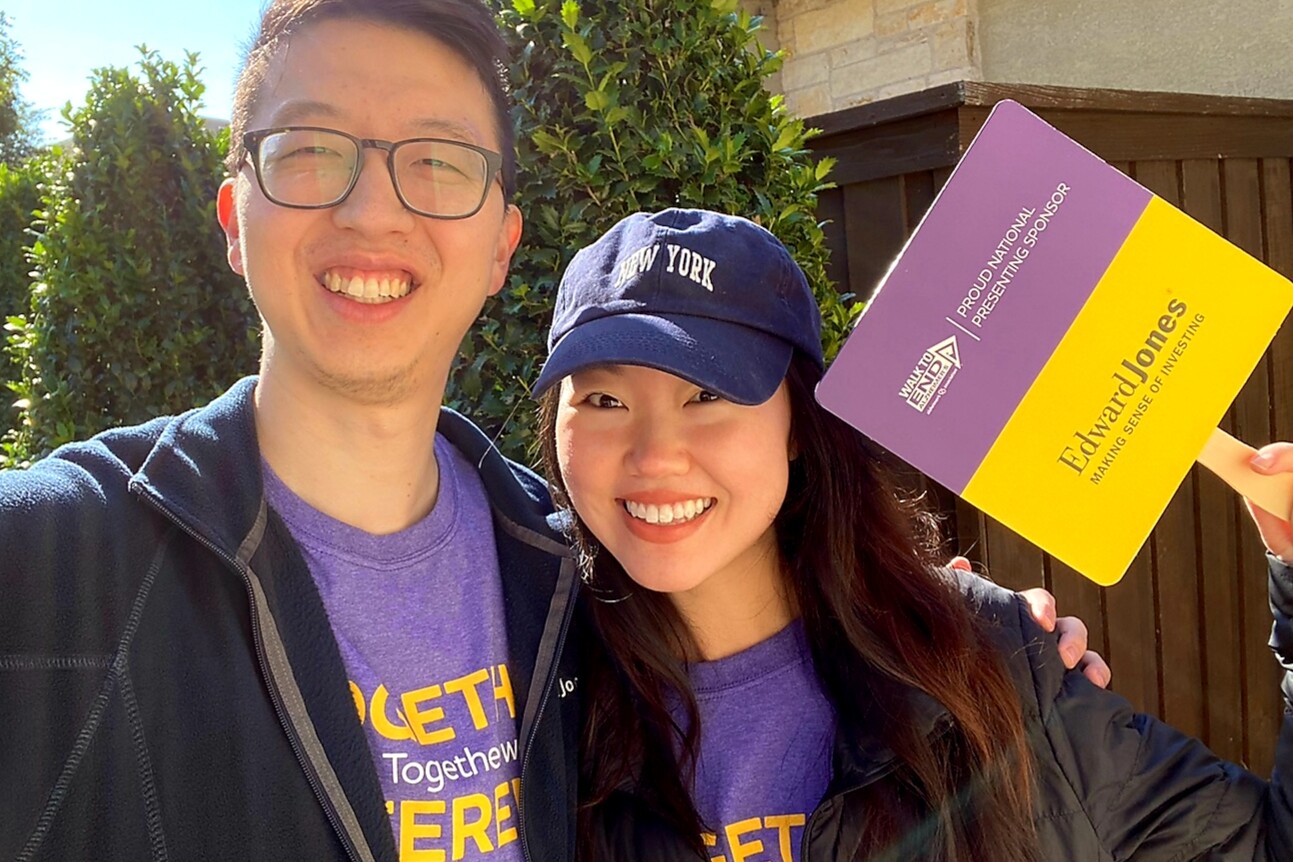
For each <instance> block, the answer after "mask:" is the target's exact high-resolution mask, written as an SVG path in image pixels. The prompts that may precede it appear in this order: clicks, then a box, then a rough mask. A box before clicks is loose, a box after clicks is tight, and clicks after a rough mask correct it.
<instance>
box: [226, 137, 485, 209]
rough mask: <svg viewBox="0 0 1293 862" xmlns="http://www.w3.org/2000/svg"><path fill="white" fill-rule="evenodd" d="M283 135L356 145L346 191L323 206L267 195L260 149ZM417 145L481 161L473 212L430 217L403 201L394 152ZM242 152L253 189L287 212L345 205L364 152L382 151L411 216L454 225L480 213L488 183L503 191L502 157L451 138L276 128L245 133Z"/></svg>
mask: <svg viewBox="0 0 1293 862" xmlns="http://www.w3.org/2000/svg"><path fill="white" fill-rule="evenodd" d="M282 132H328V133H329V134H334V135H340V136H341V137H343V138H346V139H348V140H350V141H352V142H353V143H354V144H355V147H356V148H357V149H358V150H359V158H357V159H356V160H355V169H354V171H353V172H352V173H351V175H350V182H349V183H348V184H347V185H346V189H345V191H343V192H342V193H341V194H340V195H339V196H338V197H337V199H336V200H334V201H331V202H330V203H326V204H292V203H284V202H283V201H281V200H279V199H278V198H276V197H274V196H273V195H272V194H270V193H269V189H267V188H265V179H264V177H263V176H262V175H261V164H260V145H261V143H262V142H263V141H264V140H265V139H266V138H268V137H269V136H270V135H277V134H280V133H282ZM419 143H435V144H453V145H454V146H458V147H463V148H464V149H468V150H474V151H475V152H477V153H480V155H481V156H483V157H484V159H485V168H486V171H487V174H486V175H487V176H488V177H489V179H488V180H486V181H485V185H484V188H482V189H481V193H480V200H479V201H477V203H476V206H475V208H474V209H472V210H471V212H467V213H463V214H461V215H439V214H437V213H429V212H426V211H425V210H420V209H418V208H417V207H415V206H413V205H412V204H411V203H409V201H408V199H407V198H405V197H404V191H403V190H402V189H401V188H400V183H399V180H398V179H396V176H395V151H396V150H398V149H399V148H400V147H402V146H404V145H405V144H419ZM242 148H243V157H244V161H249V162H251V166H252V173H253V174H255V175H256V185H258V186H260V191H261V194H263V195H264V196H265V199H266V200H268V201H269V202H270V203H272V204H274V205H276V206H281V207H287V208H289V209H298V210H326V209H331V208H332V207H335V206H340V205H341V204H343V203H345V200H346V198H348V197H350V193H351V192H352V191H354V190H355V185H356V184H357V183H358V182H359V175H360V173H362V172H363V169H364V150H366V149H374V150H382V151H383V152H385V153H386V173H387V174H388V175H389V176H390V178H391V186H392V188H394V189H395V196H396V197H397V198H399V201H400V204H402V205H403V207H404V208H405V209H406V210H408V211H409V212H411V213H413V214H414V215H420V216H423V217H425V218H434V219H441V220H444V221H456V220H458V219H465V218H471V217H472V216H474V215H475V214H476V213H478V212H480V209H481V207H483V206H484V205H485V199H486V198H487V197H489V186H490V183H491V182H497V183H498V187H499V189H502V188H503V180H502V172H503V157H502V156H501V155H500V154H499V153H496V152H494V151H493V150H490V149H486V148H485V147H480V146H477V145H475V144H469V143H467V142H466V141H457V140H454V139H452V138H405V139H404V140H401V141H386V140H382V139H381V138H360V137H357V136H355V135H352V134H349V133H348V132H343V131H341V130H340V129H329V128H327V127H326V126H278V127H275V128H272V129H253V130H252V131H249V132H245V133H244V134H243V136H242Z"/></svg>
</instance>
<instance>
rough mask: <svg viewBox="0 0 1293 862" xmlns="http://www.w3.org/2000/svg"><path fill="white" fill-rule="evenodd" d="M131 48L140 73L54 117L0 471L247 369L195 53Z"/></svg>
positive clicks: (239, 300) (218, 147)
mask: <svg viewBox="0 0 1293 862" xmlns="http://www.w3.org/2000/svg"><path fill="white" fill-rule="evenodd" d="M141 52H142V58H141V60H140V62H139V72H140V75H139V76H135V75H134V74H132V73H131V72H130V71H129V70H126V69H111V68H110V69H100V70H98V71H96V72H95V75H94V77H93V79H92V82H91V87H90V92H89V94H88V96H87V98H86V102H85V104H84V105H82V106H81V107H79V108H76V109H73V108H72V106H70V105H69V106H68V107H67V108H66V109H64V114H63V115H64V118H65V119H66V120H67V121H68V123H69V124H70V126H71V130H72V144H71V146H70V147H69V148H68V151H67V153H66V154H65V155H66V159H65V161H64V163H63V168H62V170H61V171H60V172H58V173H57V174H56V175H55V176H54V177H53V178H52V179H51V181H50V182H49V183H48V186H47V188H46V190H45V195H44V200H43V205H44V208H45V219H44V221H45V224H44V232H43V234H42V235H41V236H40V237H39V239H38V240H37V241H36V242H35V244H34V246H33V248H32V260H33V263H34V283H33V285H32V290H31V303H30V308H29V313H28V315H27V318H26V320H25V321H23V322H21V325H20V326H18V327H17V332H15V333H14V335H13V337H12V338H11V343H12V345H13V347H14V349H15V350H16V351H17V353H18V354H19V357H20V359H21V361H22V365H23V368H22V378H21V380H20V381H19V383H18V389H19V394H20V396H22V398H21V401H20V402H19V403H20V405H21V407H22V410H23V415H22V417H21V424H20V426H19V428H18V430H17V432H16V433H14V434H12V435H11V437H10V439H9V440H8V441H7V447H6V448H7V452H6V455H7V461H8V462H9V463H23V462H25V461H28V460H30V459H33V458H36V457H40V456H41V455H43V454H44V453H46V452H48V451H49V450H50V449H52V448H53V447H55V446H57V445H59V444H61V443H64V442H66V441H68V440H72V439H79V438H83V437H86V436H88V435H90V434H93V433H95V432H97V431H100V430H102V429H103V428H106V427H110V426H112V425H117V424H122V423H131V422H139V421H142V420H145V419H147V418H150V417H152V416H156V415H159V414H164V413H172V412H175V411H178V410H183V409H187V408H188V407H191V406H193V405H195V404H200V403H203V402H205V401H207V400H208V399H210V398H211V397H212V396H213V395H215V394H216V393H218V392H220V391H221V390H223V389H224V388H225V387H227V386H228V385H229V384H230V383H231V382H232V381H233V380H235V379H236V378H237V377H239V376H240V375H242V374H246V373H249V372H251V371H254V370H255V368H256V356H257V349H258V348H257V344H258V338H257V325H258V324H257V318H256V316H255V313H254V311H253V308H252V306H251V302H250V300H249V298H248V296H247V291H246V287H245V286H244V285H243V283H242V280H241V279H239V278H238V277H237V276H235V275H234V274H233V273H232V272H230V271H229V268H228V266H227V265H226V264H225V262H224V242H223V237H222V236H221V234H220V233H219V230H218V228H217V226H216V220H215V211H214V207H215V195H216V188H217V186H218V184H219V181H220V177H221V174H222V171H221V158H222V156H223V153H224V151H225V149H226V147H227V141H226V140H223V139H222V138H221V137H219V136H215V135H212V134H210V133H209V132H207V130H206V129H205V128H204V126H203V123H202V120H201V119H200V118H199V116H198V114H197V111H196V106H197V105H198V103H199V99H200V97H201V94H202V85H201V83H200V82H199V81H198V78H197V67H196V64H197V58H196V56H195V55H189V56H188V58H187V62H186V63H185V64H184V65H183V66H177V65H176V64H174V63H170V62H166V61H163V60H162V59H161V58H159V57H158V56H157V54H155V53H151V52H147V51H143V50H142V49H141ZM225 137H227V135H225Z"/></svg>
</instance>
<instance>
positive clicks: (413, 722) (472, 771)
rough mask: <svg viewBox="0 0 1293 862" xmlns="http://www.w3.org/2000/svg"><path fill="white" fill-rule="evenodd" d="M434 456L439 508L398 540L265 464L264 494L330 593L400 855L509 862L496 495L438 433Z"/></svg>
mask: <svg viewBox="0 0 1293 862" xmlns="http://www.w3.org/2000/svg"><path fill="white" fill-rule="evenodd" d="M435 454H436V461H437V463H438V464H439V468H440V493H439V497H438V498H437V500H436V503H435V507H434V508H433V509H432V510H431V512H430V513H429V514H428V515H427V516H426V517H425V518H423V519H422V520H421V521H419V522H418V523H416V524H414V525H413V526H411V527H409V528H407V529H405V530H402V531H400V532H398V533H394V534H391V535H386V536H375V535H373V534H371V533H366V532H364V531H363V530H360V529H358V528H356V527H352V526H350V525H349V524H344V523H342V522H341V521H338V520H336V519H334V518H330V517H328V516H327V515H325V514H323V513H322V512H319V511H318V510H316V509H314V508H313V507H311V506H310V505H309V504H307V503H306V502H304V501H303V500H301V499H300V498H299V497H297V496H296V495H295V494H294V493H292V491H291V490H290V489H288V488H287V486H286V485H284V484H283V482H282V480H280V479H279V478H278V477H277V476H275V475H274V473H273V471H272V470H270V469H269V466H268V465H265V471H264V472H265V493H266V495H267V497H268V501H269V505H270V506H271V507H273V509H274V511H276V512H277V513H278V514H279V516H280V517H282V518H283V520H284V521H285V522H286V523H287V527H288V529H289V530H290V531H291V533H292V537H293V538H294V539H295V540H296V542H297V544H298V545H300V547H301V552H302V554H303V555H304V556H305V561H306V563H307V564H308V565H309V567H310V573H311V574H312V575H313V576H314V580H315V582H316V583H317V584H318V587H319V593H320V595H321V596H322V597H323V605H324V607H325V608H326V609H327V612H328V619H329V621H330V622H331V624H332V630H333V633H334V634H335V635H336V638H337V644H338V646H339V647H340V649H341V658H342V661H343V662H344V664H345V667H346V673H347V675H348V676H349V678H350V693H351V695H352V696H353V697H354V700H355V708H356V710H357V712H358V714H359V720H360V722H361V723H362V724H363V727H364V732H365V734H366V736H367V738H368V745H369V748H370V749H371V751H372V754H373V758H374V761H375V762H376V765H377V773H378V775H379V776H380V777H381V781H382V789H383V791H384V792H385V795H386V800H387V801H386V810H387V812H388V813H389V814H390V816H391V827H392V828H393V829H394V830H395V842H396V846H397V847H398V848H399V852H400V859H401V860H417V859H446V860H449V859H468V860H484V859H486V858H488V859H489V860H490V862H514V860H520V859H521V845H520V842H519V841H518V834H517V812H516V800H517V796H518V792H519V785H520V778H519V776H520V764H519V763H518V760H517V720H516V719H517V716H516V698H515V695H514V692H513V691H512V685H511V681H510V676H509V674H508V667H507V633H506V631H505V629H504V626H503V598H502V584H501V583H500V581H499V571H498V552H497V549H496V548H495V546H494V530H493V522H492V520H491V517H490V509H489V501H488V499H487V498H486V496H485V489H484V486H483V485H482V484H481V481H480V476H479V475H478V474H477V472H476V471H475V470H474V469H473V468H472V465H471V464H469V463H468V462H467V461H466V460H465V459H464V458H463V457H462V455H461V454H460V453H459V452H458V451H457V450H456V449H455V448H454V447H453V446H452V445H451V444H450V443H449V442H448V441H447V440H445V439H444V438H443V437H441V436H439V435H437V436H436V440H435ZM436 851H441V852H442V854H443V855H441V853H437V852H436Z"/></svg>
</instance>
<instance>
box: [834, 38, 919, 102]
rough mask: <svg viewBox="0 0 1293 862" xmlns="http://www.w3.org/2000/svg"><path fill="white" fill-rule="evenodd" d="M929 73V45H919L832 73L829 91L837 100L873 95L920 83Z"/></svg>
mask: <svg viewBox="0 0 1293 862" xmlns="http://www.w3.org/2000/svg"><path fill="white" fill-rule="evenodd" d="M930 71H931V70H930V50H929V45H928V44H927V43H925V42H918V43H915V44H912V45H908V46H907V47H905V48H900V49H898V50H896V51H890V52H888V53H885V54H879V55H877V56H875V57H872V58H871V59H869V60H862V61H861V62H858V63H850V64H849V65H847V66H842V67H840V68H838V69H832V70H831V91H832V92H833V93H834V94H835V96H836V97H837V98H842V97H848V96H852V95H856V94H858V93H865V92H872V93H873V92H875V91H877V90H879V89H880V88H882V87H888V86H890V85H892V84H893V83H894V82H896V81H909V80H912V79H914V78H921V79H923V78H924V77H925V76H926V75H928V74H929V73H930Z"/></svg>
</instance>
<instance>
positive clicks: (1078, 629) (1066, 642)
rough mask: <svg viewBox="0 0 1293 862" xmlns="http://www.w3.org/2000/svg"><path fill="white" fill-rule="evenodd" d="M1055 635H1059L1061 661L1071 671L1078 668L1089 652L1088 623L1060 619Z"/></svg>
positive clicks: (1075, 619)
mask: <svg viewBox="0 0 1293 862" xmlns="http://www.w3.org/2000/svg"><path fill="white" fill-rule="evenodd" d="M1055 633H1056V634H1058V635H1059V651H1060V659H1061V660H1062V661H1063V662H1064V666H1065V667H1066V668H1068V669H1069V670H1072V669H1073V668H1075V667H1077V666H1078V662H1080V661H1082V656H1083V655H1084V654H1085V653H1086V651H1087V640H1088V637H1089V633H1088V632H1087V628H1086V623H1084V622H1082V621H1081V620H1080V619H1078V618H1077V617H1060V618H1059V619H1058V620H1056V621H1055Z"/></svg>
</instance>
